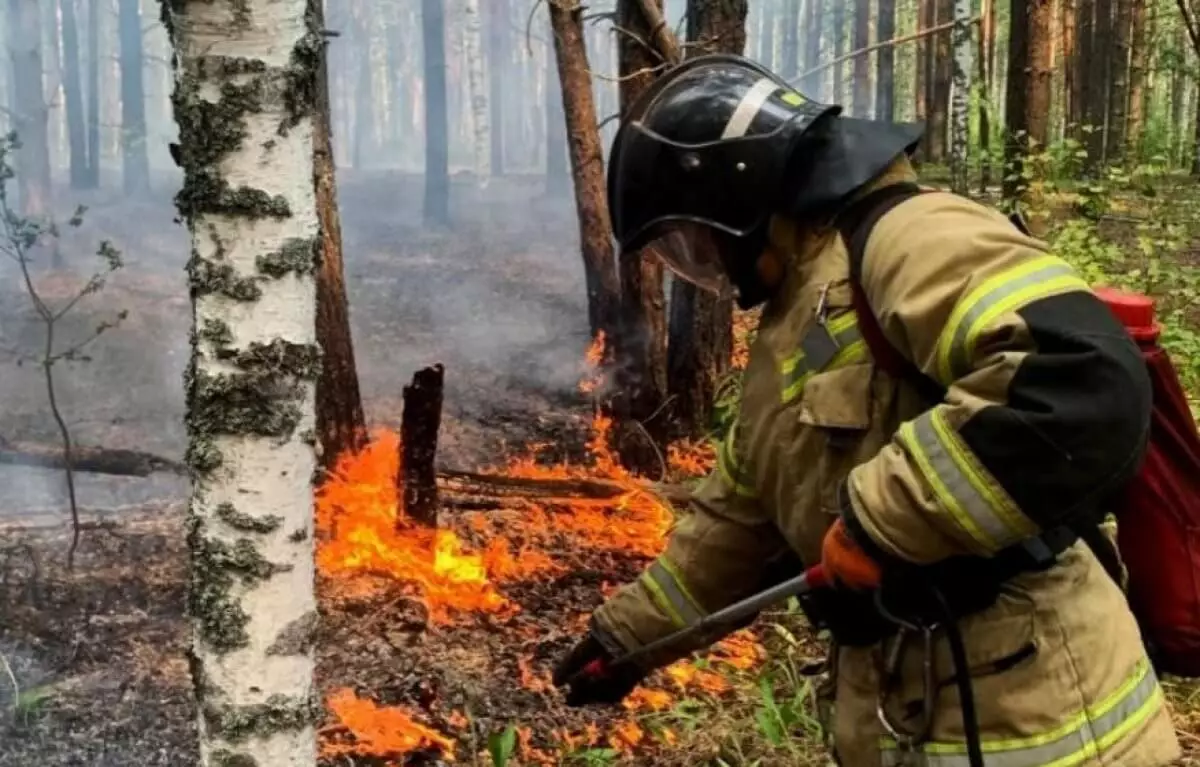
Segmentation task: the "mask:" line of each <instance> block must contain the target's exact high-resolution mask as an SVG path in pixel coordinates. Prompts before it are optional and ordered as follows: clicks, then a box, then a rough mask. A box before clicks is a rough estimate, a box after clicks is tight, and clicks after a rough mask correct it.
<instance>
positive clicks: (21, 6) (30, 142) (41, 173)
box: [7, 0, 52, 217]
mask: <svg viewBox="0 0 1200 767" xmlns="http://www.w3.org/2000/svg"><path fill="white" fill-rule="evenodd" d="M7 14H8V18H7V22H8V51H9V56H10V61H11V63H12V84H13V115H12V123H13V130H14V131H16V133H17V136H18V137H19V138H20V141H21V148H20V149H19V150H18V151H17V162H16V173H17V193H18V194H19V195H20V198H21V212H22V214H24V215H25V216H29V217H41V216H48V215H49V214H50V213H51V209H52V187H51V183H50V136H49V122H50V116H49V109H48V108H47V106H46V96H45V93H44V92H43V91H42V46H41V41H42V20H41V9H40V6H39V4H38V3H31V2H28V0H8V11H7Z"/></svg>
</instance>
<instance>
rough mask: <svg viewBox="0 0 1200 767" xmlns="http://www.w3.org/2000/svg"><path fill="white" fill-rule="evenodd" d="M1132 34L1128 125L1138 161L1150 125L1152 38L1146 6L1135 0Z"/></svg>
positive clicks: (1131, 146) (1131, 21)
mask: <svg viewBox="0 0 1200 767" xmlns="http://www.w3.org/2000/svg"><path fill="white" fill-rule="evenodd" d="M1132 6H1133V7H1132V9H1131V14H1130V15H1131V19H1130V25H1131V30H1130V32H1131V34H1130V52H1129V115H1128V122H1127V125H1126V133H1127V138H1126V141H1127V143H1128V146H1129V149H1130V152H1131V154H1130V159H1132V160H1133V161H1134V162H1136V161H1137V160H1138V159H1140V157H1141V148H1142V131H1143V130H1144V129H1145V127H1146V81H1147V65H1148V61H1149V56H1150V41H1149V39H1148V37H1149V36H1148V34H1147V24H1146V21H1147V13H1153V12H1154V11H1153V10H1151V11H1147V10H1146V5H1145V4H1144V3H1141V2H1134V3H1132Z"/></svg>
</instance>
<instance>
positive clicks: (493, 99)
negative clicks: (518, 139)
mask: <svg viewBox="0 0 1200 767" xmlns="http://www.w3.org/2000/svg"><path fill="white" fill-rule="evenodd" d="M484 7H485V8H486V9H487V14H488V36H487V57H488V88H489V90H488V108H489V109H490V110H491V119H490V123H491V129H492V147H491V152H492V159H491V166H492V175H493V176H502V175H504V170H505V157H504V141H505V135H506V134H507V130H506V124H505V119H504V106H505V104H504V96H505V90H504V80H505V78H507V77H508V76H509V61H510V56H511V55H512V45H513V42H512V33H511V32H510V31H509V26H508V25H509V23H510V16H511V15H512V10H511V8H510V7H509V0H488V3H487V5H486V6H484Z"/></svg>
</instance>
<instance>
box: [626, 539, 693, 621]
mask: <svg viewBox="0 0 1200 767" xmlns="http://www.w3.org/2000/svg"><path fill="white" fill-rule="evenodd" d="M641 580H642V585H644V586H645V587H646V589H647V590H648V591H649V592H650V593H651V594H652V595H653V596H654V601H655V602H656V603H657V604H658V606H659V608H661V609H662V611H663V612H664V613H666V614H667V615H668V616H670V618H671V622H672V623H674V624H675V625H676V626H677V627H679V628H684V627H686V626H690V625H692V624H693V623H698V622H699V621H700V619H701V618H703V617H704V614H705V613H704V610H702V609H701V608H700V605H699V603H698V602H696V600H695V599H694V598H693V597H692V595H691V594H690V593H689V592H688V590H687V586H685V585H684V584H683V579H682V578H681V577H680V576H679V572H678V571H677V570H676V569H675V565H673V564H672V563H671V562H670V560H668V559H667V558H666V557H665V556H662V557H659V558H658V559H656V560H654V562H652V563H651V564H650V566H649V567H648V568H646V570H645V572H643V573H642V578H641Z"/></svg>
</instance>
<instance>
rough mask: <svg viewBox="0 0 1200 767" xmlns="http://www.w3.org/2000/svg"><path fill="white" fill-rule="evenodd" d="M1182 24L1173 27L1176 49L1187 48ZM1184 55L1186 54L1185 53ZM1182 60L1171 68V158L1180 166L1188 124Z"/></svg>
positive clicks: (1185, 143)
mask: <svg viewBox="0 0 1200 767" xmlns="http://www.w3.org/2000/svg"><path fill="white" fill-rule="evenodd" d="M1185 34H1186V33H1185V32H1184V31H1183V26H1182V25H1178V26H1176V27H1175V34H1174V35H1173V36H1172V45H1173V46H1174V48H1175V50H1177V51H1184V50H1187V46H1188V44H1187V41H1186V40H1185ZM1185 55H1186V54H1185ZM1183 63H1184V62H1183V61H1179V62H1176V63H1175V65H1174V66H1173V67H1172V68H1171V158H1172V160H1173V164H1174V165H1175V166H1177V167H1178V166H1182V165H1183V163H1184V160H1185V155H1186V149H1185V147H1186V146H1187V138H1186V136H1187V133H1188V126H1187V124H1186V122H1187V121H1186V119H1185V115H1186V114H1187V111H1186V110H1185V109H1184V108H1183V106H1184V101H1185V96H1186V94H1187V90H1186V89H1187V83H1186V81H1185V80H1184V77H1183Z"/></svg>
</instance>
